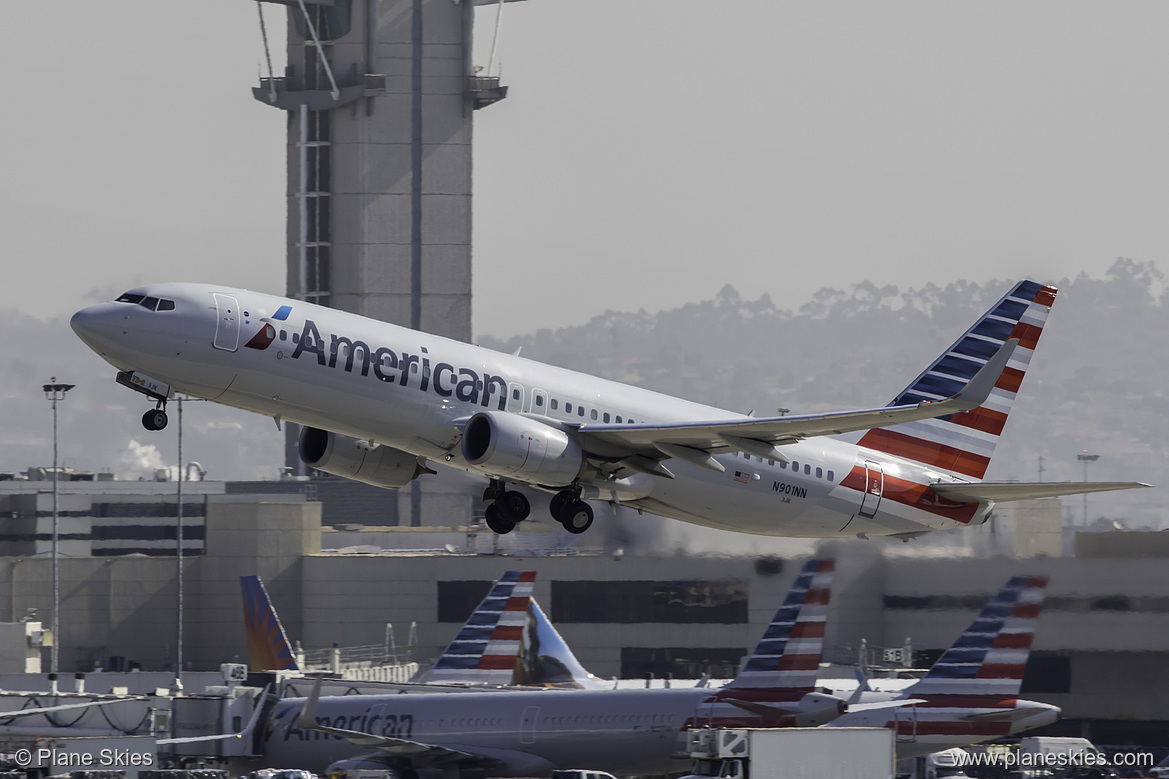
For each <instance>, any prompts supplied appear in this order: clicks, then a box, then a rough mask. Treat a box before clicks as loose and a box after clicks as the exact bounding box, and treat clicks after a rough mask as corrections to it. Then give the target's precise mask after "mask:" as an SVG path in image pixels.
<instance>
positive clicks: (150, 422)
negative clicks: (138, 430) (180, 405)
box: [142, 400, 168, 431]
mask: <svg viewBox="0 0 1169 779" xmlns="http://www.w3.org/2000/svg"><path fill="white" fill-rule="evenodd" d="M167 421H168V420H167V416H166V401H165V400H160V401H158V406H157V407H155V408H152V409H151V410H150V411H147V412H146V413H145V414H143V415H142V426H143V427H144V428H146V429H147V430H152V431H153V430H162V429H163V428H164V427H166V423H167Z"/></svg>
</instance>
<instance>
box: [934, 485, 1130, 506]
mask: <svg viewBox="0 0 1169 779" xmlns="http://www.w3.org/2000/svg"><path fill="white" fill-rule="evenodd" d="M1151 486H1153V485H1151V484H1144V483H1143V482H1139V481H1097V482H1074V481H1061V482H977V483H973V484H931V485H930V487H931V488H932V489H933V491H934V492H936V493H937V494H939V495H941V496H943V497H946V498H950V499H951V500H960V501H964V502H967V503H974V502H977V501H983V500H992V501H994V502H995V503H1005V502H1007V501H1011V500H1034V499H1035V498H1057V497H1059V496H1060V495H1082V494H1084V493H1087V492H1111V491H1112V490H1132V489H1136V488H1137V487H1151Z"/></svg>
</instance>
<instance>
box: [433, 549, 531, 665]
mask: <svg viewBox="0 0 1169 779" xmlns="http://www.w3.org/2000/svg"><path fill="white" fill-rule="evenodd" d="M535 580H536V572H535V571H507V572H506V573H504V574H503V576H501V577H499V580H498V581H497V582H495V584H494V585H493V586H492V588H491V591H490V592H489V593H487V597H486V598H484V599H483V602H482V603H480V604H479V607H478V608H476V609H475V611H474V613H473V614H471V617H470V618H469V619H468V620H467V622H466V624H465V625H463V629H462V630H460V631H459V634H458V635H457V636H455V640H454V641H452V642H451V645H450V646H448V647H447V649H446V651H445V652H443V653H442V656H441V657H439V659H438V661H437V662H436V663H435V665H434V668H433V669H432V670H431V672H430V675H429V677H428V678H427V681H429V682H440V683H460V684H466V683H470V684H503V685H506V684H513V683H514V676H515V674H516V667H517V663H518V662H519V656H520V648H521V646H522V645H523V639H524V625H525V624H526V622H527V619H528V605H529V604H530V602H531V599H532V586H533V584H532V583H533V582H534V581H535Z"/></svg>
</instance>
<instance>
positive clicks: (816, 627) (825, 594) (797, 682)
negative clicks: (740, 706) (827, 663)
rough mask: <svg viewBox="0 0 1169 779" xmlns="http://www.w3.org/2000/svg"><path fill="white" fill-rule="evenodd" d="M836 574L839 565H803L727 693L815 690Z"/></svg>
mask: <svg viewBox="0 0 1169 779" xmlns="http://www.w3.org/2000/svg"><path fill="white" fill-rule="evenodd" d="M835 569H836V562H835V561H834V560H809V561H808V562H807V563H805V564H804V567H803V568H802V569H801V570H800V573H799V575H798V576H797V577H796V580H795V582H794V583H793V584H792V587H791V590H790V591H789V592H788V595H787V598H786V599H785V600H784V602H783V605H782V606H780V607H779V610H778V611H777V612H776V613H775V618H774V619H773V620H772V621H771V624H770V625H768V626H767V630H766V631H764V633H763V638H761V639H760V640H759V644H758V646H756V647H755V651H754V652H753V653H752V654H751V657H750V658H748V660H747V663H746V665H744V666H743V670H742V671H740V672H739V675H738V676H736V677H735V678H734V680H732V681H731V683H730V684H728V685H727V686H726V687H724V688H723V689H724V690H732V689H741V688H752V689H760V688H766V689H775V688H784V689H792V690H806V691H811V690H813V689H815V687H816V675H817V673H818V672H819V670H820V654H821V652H822V651H823V647H824V625H825V622H826V619H827V612H828V598H829V589H830V588H831V586H832V574H833V572H834V571H835Z"/></svg>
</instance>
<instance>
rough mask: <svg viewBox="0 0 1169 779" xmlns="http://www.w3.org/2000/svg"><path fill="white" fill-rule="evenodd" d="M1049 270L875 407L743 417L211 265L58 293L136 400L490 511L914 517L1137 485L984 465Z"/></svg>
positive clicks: (1031, 338)
mask: <svg viewBox="0 0 1169 779" xmlns="http://www.w3.org/2000/svg"><path fill="white" fill-rule="evenodd" d="M1055 294H1056V290H1055V289H1054V288H1053V287H1049V286H1044V285H1042V284H1039V283H1038V282H1034V281H1024V282H1020V283H1019V284H1017V285H1015V287H1014V288H1012V289H1011V290H1010V291H1009V292H1008V293H1007V294H1006V296H1005V297H1003V299H1002V300H1000V301H999V302H998V303H996V304H995V305H994V306H993V307H992V308H991V309H990V310H989V311H987V312H986V314H985V315H983V316H982V317H981V318H980V319H979V320H978V321H977V322H976V323H975V324H974V326H973V327H971V328H970V329H969V330H968V331H967V332H966V333H965V334H964V335H963V336H962V337H961V338H959V339H958V341H956V342H955V343H954V345H953V346H951V347H950V348H949V349H947V350H946V352H945V353H943V354H942V356H941V357H939V358H938V359H937V360H935V361H934V362H933V363H932V364H931V365H930V366H929V367H928V368H927V369H926V370H925V371H924V372H923V373H922V374H921V375H920V376H919V377H918V378H917V379H915V380H914V381H913V382H911V383H910V385H909V386H908V387H906V388H905V389H904V390H903V391H902V392H900V393H899V394H898V395H897V397H896V399H895V400H894V401H893V402H892V403H891V404H890V405H888V406H885V407H882V408H874V409H866V410H859V411H847V412H833V413H825V414H804V415H792V416H782V417H765V418H756V417H753V416H750V415H744V414H738V413H734V412H731V411H727V410H724V409H720V408H716V407H713V406H707V405H702V404H699V403H693V402H690V401H685V400H681V399H679V398H675V397H671V396H669V395H664V394H661V393H657V392H651V391H648V390H644V389H641V388H638V387H633V386H629V385H626V384H621V383H618V382H614V381H608V380H605V379H600V378H597V377H595V376H590V375H587V374H583V373H578V372H574V371H569V370H565V369H562V368H557V367H553V366H550V365H544V364H541V363H538V362H535V361H532V360H528V359H525V358H522V357H520V356H519V355H518V354H513V355H508V354H502V353H499V352H494V351H491V350H489V349H483V348H480V347H477V346H473V345H470V344H465V343H460V342H457V341H452V340H449V339H445V338H440V337H437V336H433V335H428V334H426V333H422V332H418V331H414V330H409V329H406V328H402V327H398V326H395V325H391V324H387V323H384V322H378V321H375V320H371V319H367V318H364V317H360V316H356V315H353V314H349V313H345V312H343V311H336V310H333V309H329V308H324V307H321V306H317V305H313V304H310V303H306V302H303V301H299V300H292V299H289V298H280V297H274V296H272V295H265V294H261V293H257V292H250V291H247V290H242V289H235V288H231V287H221V286H213V285H207V284H185V283H171V284H154V285H148V286H143V287H137V288H135V289H132V290H130V291H128V292H126V293H125V294H123V295H121V296H120V297H118V299H117V300H115V301H112V302H108V303H101V304H98V305H94V306H90V307H88V308H85V309H83V310H81V311H78V312H77V313H76V314H74V316H73V318H72V320H71V325H72V327H73V330H74V331H75V332H76V333H77V335H78V336H79V337H80V338H81V339H82V340H83V341H84V342H85V343H86V344H87V345H88V346H89V347H90V348H91V349H93V350H94V351H95V352H97V353H98V354H99V355H100V356H101V357H102V358H103V359H105V360H106V361H107V362H109V363H110V364H111V365H113V366H114V367H116V368H117V369H118V370H119V374H118V379H117V380H118V382H119V383H121V384H124V385H125V386H127V387H130V388H132V389H134V390H137V391H139V392H142V393H144V394H145V395H147V396H148V397H149V398H150V399H151V401H152V402H153V403H154V408H152V409H150V410H149V411H147V412H146V414H145V415H144V416H143V424H144V426H145V427H146V428H147V429H150V430H158V429H161V428H163V427H164V426H165V425H166V422H167V417H166V402H167V400H168V399H169V398H171V397H173V396H174V395H175V393H183V394H186V395H189V396H191V397H197V398H204V399H207V400H211V401H214V402H216V403H222V404H225V405H229V406H235V407H237V408H241V409H245V410H248V411H253V412H256V413H260V414H265V415H267V416H270V417H272V418H273V419H274V420H275V421H276V425H277V426H278V427H279V426H280V425H281V424H282V423H283V422H285V421H287V422H295V423H297V424H299V425H303V426H304V428H303V430H302V431H301V436H300V455H301V458H302V459H303V460H304V461H305V462H306V463H307V464H308V465H310V466H312V467H313V468H316V469H318V470H321V471H324V472H327V473H331V474H335V475H338V476H343V477H346V478H350V479H356V480H358V481H363V482H366V483H369V484H374V485H377V486H380V487H387V488H399V487H403V486H405V485H406V484H408V483H410V482H411V481H412V480H414V479H415V478H418V477H419V476H420V475H422V474H424V473H430V472H433V469H432V468H431V467H430V466H431V465H432V464H440V465H447V466H451V467H454V468H460V469H463V470H466V471H469V472H473V473H477V474H481V475H483V476H486V477H487V478H488V479H489V484H488V487H487V489H486V491H485V493H484V500H488V501H490V504H489V505H488V506H487V511H486V517H487V524H488V525H489V526H490V527H491V529H492V530H493V531H495V532H497V533H506V532H509V531H511V530H512V529H514V528H515V526H516V524H517V523H518V522H521V521H523V520H524V519H526V518H527V517H528V515H529V513H530V503H529V501H528V498H527V497H526V496H525V495H524V493H523V492H522V491H521V490H518V489H514V488H513V487H511V486H509V485H522V486H526V487H529V488H535V489H539V490H544V491H547V492H550V493H553V494H554V498H553V500H552V502H551V506H550V508H551V514H552V516H553V518H554V519H555V520H557V521H558V522H560V523H561V524H562V525H563V526H564V528H565V529H566V530H567V531H569V532H572V533H583V532H585V531H586V530H588V528H589V527H590V526H591V525H592V522H593V508H592V507H591V506H590V505H589V503H588V502H587V501H589V500H602V501H608V502H610V503H612V504H613V505H616V504H618V503H621V504H624V505H626V506H630V507H633V508H636V509H638V510H639V511H648V512H651V513H653V514H659V515H662V516H666V517H672V518H675V519H679V520H682V521H685V522H691V523H694V524H698V525H705V526H708V527H715V528H722V529H726V530H733V531H737V532H742V533H754V534H760V535H774V536H800V537H825V538H827V537H848V536H852V535H859V536H862V537H864V536H866V535H882V536H895V537H899V538H912V537H914V536H917V535H921V534H923V533H927V532H929V531H931V530H938V529H943V528H956V527H966V526H969V525H977V524H980V523H982V522H985V521H986V518H987V517H988V515H989V513H990V510H991V506H992V505H993V503H994V502H996V501H1007V500H1019V499H1029V498H1037V497H1049V496H1055V495H1068V494H1078V493H1082V492H1096V491H1101V490H1112V489H1124V488H1128V487H1136V486H1142V485H1139V484H1136V483H1127V482H1124V483H1119V482H1113V483H1095V484H1090V483H1061V484H1052V483H1043V484H1025V483H1015V482H1010V483H984V482H982V478H983V476H984V474H985V472H986V468H987V465H988V464H989V462H990V457H991V455H992V454H993V452H994V448H995V444H996V443H997V441H998V439H999V436H1000V434H1001V433H1002V430H1003V425H1004V424H1005V423H1006V419H1007V413H1008V412H1009V411H1010V408H1011V404H1012V402H1013V401H1014V398H1015V394H1016V392H1017V391H1018V389H1019V386H1020V384H1021V382H1022V380H1023V377H1024V374H1025V372H1026V370H1027V366H1028V364H1029V363H1030V361H1031V355H1032V353H1033V350H1034V349H1035V346H1036V343H1037V341H1038V339H1039V335H1040V333H1041V331H1042V328H1043V324H1044V322H1045V321H1046V318H1047V314H1048V311H1049V308H1050V306H1051V304H1052V303H1053V302H1054V300H1055Z"/></svg>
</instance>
